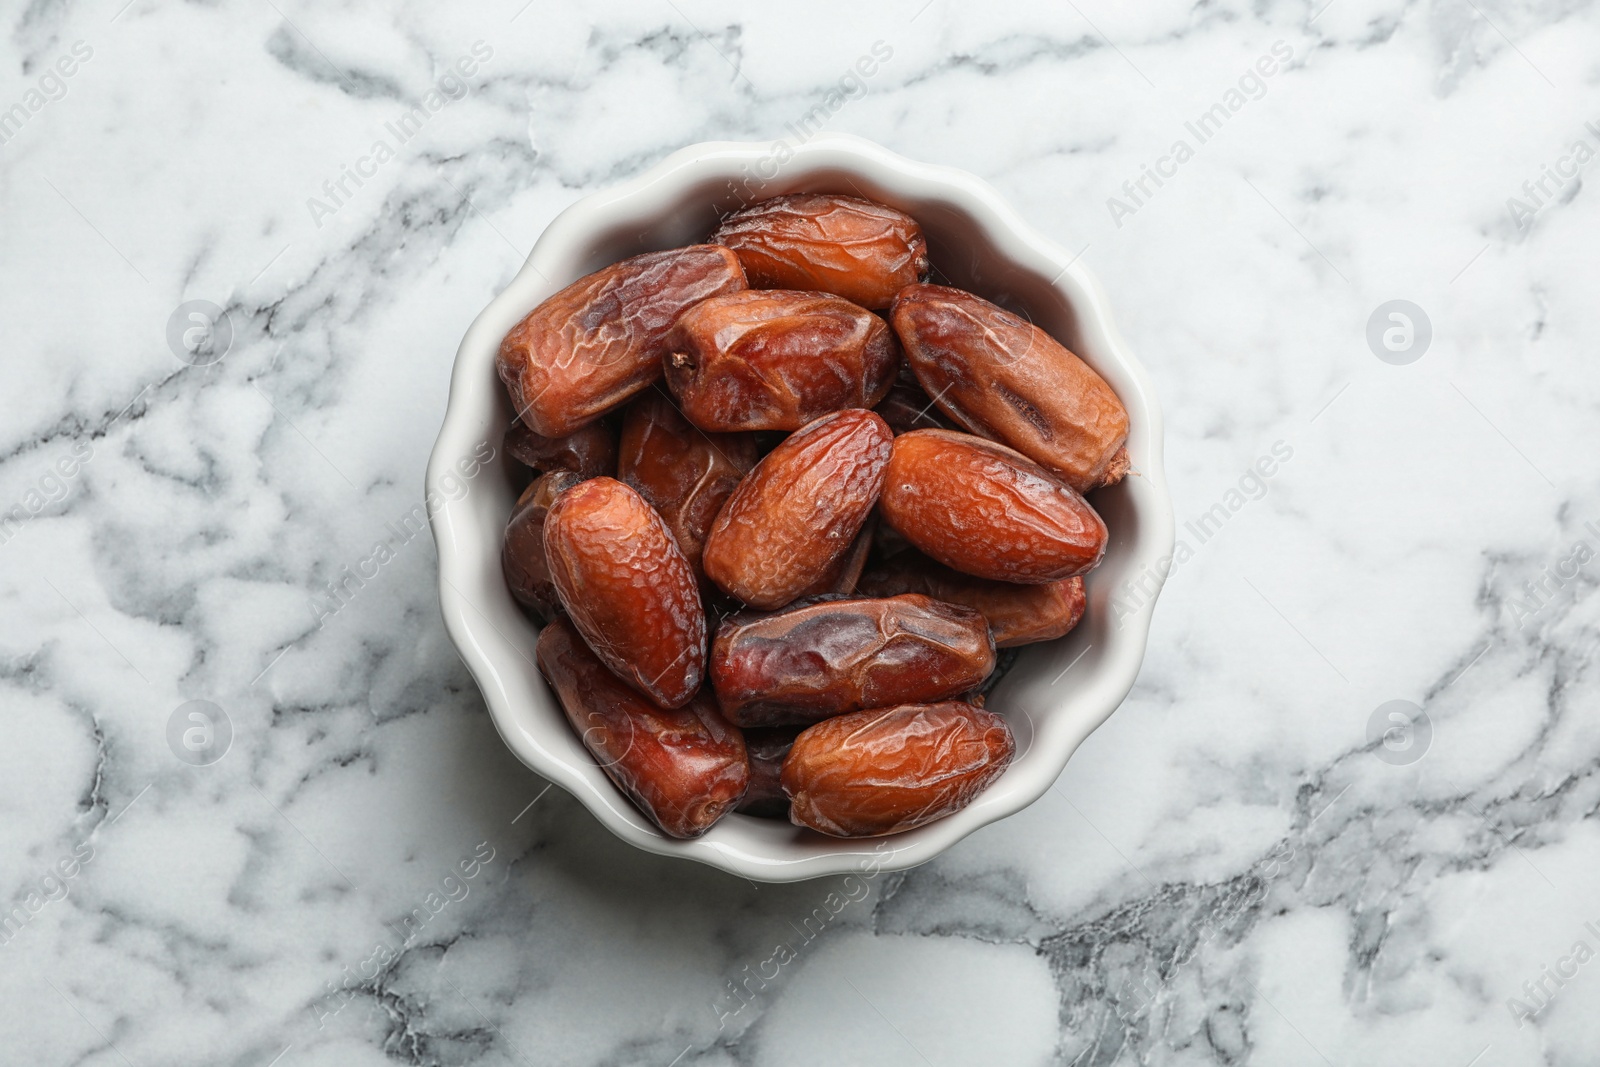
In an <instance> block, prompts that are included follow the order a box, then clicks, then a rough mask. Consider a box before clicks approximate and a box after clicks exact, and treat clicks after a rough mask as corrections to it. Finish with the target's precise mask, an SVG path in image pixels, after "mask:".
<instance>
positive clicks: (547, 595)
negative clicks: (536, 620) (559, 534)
mask: <svg viewBox="0 0 1600 1067" xmlns="http://www.w3.org/2000/svg"><path fill="white" fill-rule="evenodd" d="M581 481H583V476H582V475H580V474H577V473H575V472H573V471H570V470H553V471H550V472H549V473H548V474H541V475H540V476H539V477H537V478H535V479H534V480H533V481H532V482H531V483H529V485H528V488H526V489H524V490H523V491H522V495H521V496H520V497H518V498H517V504H516V507H514V508H512V509H511V520H510V521H509V522H507V523H506V536H505V541H504V543H503V544H502V545H501V549H500V564H501V569H502V570H504V571H505V576H506V586H507V587H508V588H509V589H510V590H511V595H512V596H513V597H515V598H516V601H517V603H519V604H521V605H522V606H523V607H526V608H532V609H533V610H534V611H536V612H538V613H539V616H540V617H541V618H543V619H544V620H545V621H547V622H548V621H549V620H551V619H553V618H555V617H556V616H557V615H559V614H561V611H562V608H561V599H560V597H558V596H557V595H556V587H555V585H554V583H552V582H551V581H550V564H549V561H547V560H546V559H545V554H544V522H545V517H546V516H547V514H548V513H549V511H550V505H551V504H552V503H554V502H555V499H556V497H557V496H558V495H560V493H561V492H562V490H564V489H570V488H572V487H573V486H574V485H577V484H578V483H579V482H581Z"/></svg>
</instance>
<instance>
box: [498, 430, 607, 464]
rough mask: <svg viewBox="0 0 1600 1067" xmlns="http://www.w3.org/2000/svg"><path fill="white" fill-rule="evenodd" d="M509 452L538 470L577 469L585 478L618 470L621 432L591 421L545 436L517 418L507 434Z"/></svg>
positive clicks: (521, 461) (518, 460)
mask: <svg viewBox="0 0 1600 1067" xmlns="http://www.w3.org/2000/svg"><path fill="white" fill-rule="evenodd" d="M505 450H506V454H507V455H509V456H510V457H511V458H512V459H514V460H516V461H517V462H518V463H522V464H524V465H526V466H529V467H532V468H533V469H534V470H536V471H556V470H568V471H577V472H578V473H579V474H581V475H582V476H583V477H585V478H598V477H600V476H601V475H602V474H615V473H616V472H617V435H616V434H615V433H613V432H612V430H611V427H609V426H607V425H605V424H604V423H602V422H591V423H589V425H587V426H582V427H579V428H578V429H576V430H574V431H573V432H572V433H570V434H568V435H567V436H565V437H545V436H544V435H543V434H537V433H534V432H533V431H532V430H530V429H528V428H527V427H526V426H524V425H523V424H522V420H521V419H513V420H512V422H511V426H510V428H508V429H507V430H506V436H505Z"/></svg>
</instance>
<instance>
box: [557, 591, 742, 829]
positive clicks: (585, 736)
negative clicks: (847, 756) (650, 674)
mask: <svg viewBox="0 0 1600 1067" xmlns="http://www.w3.org/2000/svg"><path fill="white" fill-rule="evenodd" d="M535 658H536V659H537V660H538V662H539V673H540V674H542V675H544V678H545V681H547V682H549V683H550V688H552V689H554V690H555V693H556V697H557V699H558V700H559V701H560V703H561V708H562V710H563V711H564V712H565V713H566V716H567V721H568V722H569V723H571V724H572V728H573V729H574V730H576V731H577V733H578V736H579V737H580V738H582V740H583V746H584V747H585V748H586V749H588V750H589V753H590V755H592V756H594V758H595V761H596V762H598V763H599V764H600V767H601V769H602V770H604V771H605V772H606V775H607V776H608V777H609V778H610V779H611V780H612V781H613V782H615V783H616V785H617V788H619V789H621V790H622V791H623V792H624V793H626V794H627V795H628V797H629V799H631V800H632V801H633V802H634V803H635V804H636V805H638V807H639V810H641V811H642V812H644V813H645V815H647V816H649V818H650V820H651V821H652V822H654V823H655V824H656V825H657V826H659V827H660V828H661V830H662V832H663V833H666V834H668V835H670V836H672V837H680V838H682V837H699V836H700V835H701V834H703V833H705V832H706V831H707V830H709V829H710V828H711V824H712V823H714V822H716V821H717V820H718V819H720V818H721V817H722V816H723V815H724V814H726V813H727V812H728V811H730V810H732V809H733V807H734V806H735V805H736V804H738V803H739V801H740V799H741V798H742V797H743V796H744V793H745V788H746V786H747V785H748V784H749V781H750V765H749V762H748V759H747V757H746V755H745V747H744V739H743V738H742V737H741V736H740V733H739V730H738V728H737V727H735V726H733V725H732V724H730V723H729V722H728V721H727V720H726V719H724V718H723V717H722V715H721V714H720V713H719V712H718V711H717V709H716V705H715V704H714V703H713V701H712V700H711V698H710V695H709V694H706V693H702V694H700V695H699V696H697V697H696V698H695V699H694V700H693V701H691V702H690V703H689V704H688V705H687V706H685V707H681V708H676V709H673V710H670V711H668V710H663V709H661V708H658V707H656V706H655V705H654V704H652V703H651V702H650V701H648V700H646V699H645V698H644V697H642V696H640V695H639V694H638V693H637V692H636V691H635V690H633V689H632V688H630V687H629V686H627V685H624V684H623V683H622V682H621V681H620V680H619V679H618V678H617V677H616V675H614V674H612V673H611V671H610V670H608V669H607V667H606V665H605V664H603V663H601V662H600V660H599V658H598V657H596V656H595V654H594V652H593V651H592V650H590V648H589V646H588V645H586V644H584V642H583V638H582V637H581V636H579V634H578V631H577V630H576V629H575V628H574V627H573V626H572V624H571V623H570V622H569V621H568V620H566V619H557V620H556V621H555V622H552V623H551V624H550V625H549V626H546V627H545V628H544V630H543V631H541V632H540V634H539V644H538V646H537V651H536V653H535Z"/></svg>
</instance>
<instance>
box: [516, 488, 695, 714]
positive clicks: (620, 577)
mask: <svg viewBox="0 0 1600 1067" xmlns="http://www.w3.org/2000/svg"><path fill="white" fill-rule="evenodd" d="M544 548H545V557H546V558H547V559H548V560H549V563H550V579H551V581H552V582H554V583H555V587H556V593H557V595H559V596H560V598H561V605H562V607H564V608H566V609H567V614H568V615H569V616H571V618H572V622H573V625H575V626H576V627H577V628H578V632H579V633H581V634H583V637H584V640H586V641H587V642H588V643H589V647H590V648H592V649H594V652H595V655H597V656H599V657H600V659H601V661H603V662H604V663H605V665H606V666H607V667H610V668H611V669H612V671H614V672H615V673H616V675H617V676H618V677H619V678H621V679H623V680H624V681H626V682H627V683H628V684H629V685H632V686H633V687H634V688H635V689H637V690H639V692H641V693H643V694H645V695H646V696H648V697H649V698H650V699H651V700H653V701H655V702H656V703H657V704H659V705H660V706H661V707H663V708H676V707H681V706H683V705H684V704H686V703H687V702H688V701H689V698H690V697H692V696H694V694H695V691H696V690H697V689H699V688H700V683H701V681H702V680H703V679H704V677H705V660H706V616H705V610H704V609H703V608H702V607H701V605H700V590H699V587H698V586H697V585H696V584H695V579H694V571H693V570H691V569H690V567H689V561H688V560H686V559H684V558H683V552H682V551H680V550H679V548H678V543H677V542H676V541H675V540H673V537H672V533H671V531H669V530H668V529H667V524H666V522H665V521H663V520H662V518H661V516H660V515H658V514H657V513H656V511H655V509H654V508H652V507H651V506H650V505H649V504H647V503H646V502H645V500H644V498H643V497H641V496H640V495H639V494H638V493H636V492H634V491H633V490H632V489H630V488H628V487H627V486H626V485H623V484H622V483H621V482H619V481H617V480H616V479H615V478H591V479H590V480H589V481H586V482H579V483H578V484H577V485H575V486H573V487H572V488H570V489H568V490H566V491H565V492H564V493H562V494H561V495H560V496H558V497H556V500H555V503H554V504H552V505H551V506H550V513H549V515H548V516H547V517H546V518H545V523H544Z"/></svg>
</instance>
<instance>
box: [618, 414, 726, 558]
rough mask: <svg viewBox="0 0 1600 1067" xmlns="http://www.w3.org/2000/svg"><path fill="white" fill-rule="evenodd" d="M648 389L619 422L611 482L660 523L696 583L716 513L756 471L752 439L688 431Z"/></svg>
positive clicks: (690, 428) (683, 421) (684, 421)
mask: <svg viewBox="0 0 1600 1067" xmlns="http://www.w3.org/2000/svg"><path fill="white" fill-rule="evenodd" d="M658 389H659V387H657V389H650V390H648V391H646V392H645V393H644V395H643V396H641V397H639V399H637V400H635V401H634V402H633V403H632V404H630V405H629V406H628V410H627V412H626V413H625V414H624V415H623V417H622V443H621V452H622V455H621V459H620V461H619V463H618V467H617V477H618V478H620V479H621V480H622V481H623V482H625V483H627V484H628V485H630V486H632V487H633V488H634V489H636V490H638V492H639V495H640V496H642V497H644V498H645V500H647V501H649V502H650V504H651V506H652V507H654V508H655V509H656V510H657V511H658V512H660V513H661V517H662V518H663V519H665V520H666V523H667V529H669V530H671V531H672V536H673V537H674V538H675V539H676V540H677V542H678V547H679V548H680V549H682V550H683V555H684V558H685V559H687V560H688V561H689V566H690V567H691V568H693V569H694V572H695V576H696V577H697V578H704V577H705V571H704V569H703V568H702V566H701V556H702V555H703V554H704V552H705V545H706V535H707V534H708V533H710V532H711V524H712V523H713V522H715V521H716V518H717V512H719V511H721V510H722V505H723V504H724V503H726V502H727V500H728V497H729V496H731V495H732V494H733V490H734V489H735V488H736V487H737V486H738V484H739V480H740V479H741V478H743V477H744V476H745V475H746V474H748V473H750V471H751V469H752V468H753V467H755V465H756V442H755V438H754V436H752V435H750V434H743V433H727V434H724V433H706V432H705V431H704V430H700V429H697V428H695V427H694V426H692V425H690V423H689V421H688V420H687V419H685V418H684V417H683V416H682V415H681V414H679V412H678V409H677V408H676V407H675V406H673V403H672V400H671V399H670V398H668V397H667V396H665V395H663V394H662V393H660V392H659V391H657V390H658Z"/></svg>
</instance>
